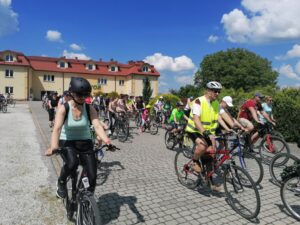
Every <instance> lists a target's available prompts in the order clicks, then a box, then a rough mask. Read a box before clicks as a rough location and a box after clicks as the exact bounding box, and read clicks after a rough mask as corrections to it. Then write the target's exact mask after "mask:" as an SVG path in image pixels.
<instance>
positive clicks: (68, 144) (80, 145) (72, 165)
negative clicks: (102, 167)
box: [58, 140, 97, 192]
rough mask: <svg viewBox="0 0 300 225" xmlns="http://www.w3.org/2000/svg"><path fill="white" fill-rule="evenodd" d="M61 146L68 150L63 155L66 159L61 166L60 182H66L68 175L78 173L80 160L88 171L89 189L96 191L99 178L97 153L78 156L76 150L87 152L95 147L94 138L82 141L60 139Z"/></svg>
mask: <svg viewBox="0 0 300 225" xmlns="http://www.w3.org/2000/svg"><path fill="white" fill-rule="evenodd" d="M59 146H60V147H64V148H66V151H65V152H64V154H63V155H62V157H63V160H64V165H63V167H62V168H61V173H60V176H59V178H58V180H59V181H60V182H64V183H65V182H66V180H67V177H68V176H69V175H71V174H72V173H76V169H77V167H78V165H79V161H80V162H81V165H82V166H83V169H84V171H86V172H87V176H88V178H89V183H90V188H89V190H90V191H92V192H94V190H95V187H96V179H97V161H96V158H95V154H94V153H92V154H80V155H79V157H78V156H77V153H76V151H78V152H86V151H91V150H92V149H93V142H92V140H82V141H73V140H72V141H68V140H60V141H59Z"/></svg>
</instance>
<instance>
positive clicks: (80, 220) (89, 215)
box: [76, 191, 103, 225]
mask: <svg viewBox="0 0 300 225" xmlns="http://www.w3.org/2000/svg"><path fill="white" fill-rule="evenodd" d="M79 199H80V200H79V202H78V209H77V219H76V225H95V224H97V225H98V224H99V225H101V224H103V223H102V220H101V217H100V213H99V208H98V206H97V203H96V200H95V197H94V195H93V194H92V193H91V192H88V191H87V192H83V193H82V194H81V198H79Z"/></svg>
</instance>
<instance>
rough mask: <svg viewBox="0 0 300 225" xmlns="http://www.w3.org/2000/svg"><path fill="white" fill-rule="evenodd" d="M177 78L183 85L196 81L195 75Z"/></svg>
mask: <svg viewBox="0 0 300 225" xmlns="http://www.w3.org/2000/svg"><path fill="white" fill-rule="evenodd" d="M175 80H176V82H177V83H178V84H180V85H181V86H184V85H187V84H193V83H194V79H193V76H176V77H175Z"/></svg>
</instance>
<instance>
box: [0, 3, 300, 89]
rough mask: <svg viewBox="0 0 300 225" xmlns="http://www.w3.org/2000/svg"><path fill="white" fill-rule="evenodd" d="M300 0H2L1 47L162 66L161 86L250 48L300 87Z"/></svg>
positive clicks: (283, 80)
mask: <svg viewBox="0 0 300 225" xmlns="http://www.w3.org/2000/svg"><path fill="white" fill-rule="evenodd" d="M299 10H300V0H230V1H229V0H227V1H225V0H152V1H146V0H127V1H125V0H109V1H107V0H106V1H104V0H85V1H79V0H64V1H58V0H51V1H50V0H49V1H45V0H44V1H36V0H26V1H24V0H0V50H7V49H9V50H15V51H20V52H23V53H24V54H25V55H29V56H49V57H61V56H66V57H67V58H74V57H78V58H81V59H93V60H99V59H100V58H101V59H102V60H103V61H109V60H111V59H114V60H117V61H118V62H120V63H127V62H128V61H130V60H144V61H145V62H148V63H150V64H152V65H154V66H155V67H156V69H157V70H158V71H159V72H160V74H161V76H160V78H159V91H160V92H162V93H163V92H168V90H169V89H179V88H180V87H181V86H183V85H186V84H192V83H193V76H194V74H195V72H196V71H197V70H198V69H199V66H200V63H201V61H202V60H203V58H204V57H205V56H206V55H208V54H213V53H215V52H218V51H226V50H227V49H228V48H245V49H247V50H249V51H252V52H255V53H256V54H258V55H260V56H261V57H263V58H266V59H268V60H269V61H271V62H272V67H273V69H274V70H276V71H278V72H279V77H278V85H279V86H281V87H287V86H291V87H300V23H299V21H300V13H299Z"/></svg>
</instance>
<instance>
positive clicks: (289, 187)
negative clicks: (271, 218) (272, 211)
mask: <svg viewBox="0 0 300 225" xmlns="http://www.w3.org/2000/svg"><path fill="white" fill-rule="evenodd" d="M293 182H294V184H292V183H293ZM299 182H300V178H299V176H298V175H295V176H292V177H290V178H288V179H286V180H285V181H284V182H283V183H282V185H281V187H280V197H281V200H282V202H283V204H284V206H285V208H286V209H287V211H288V212H289V213H290V214H292V216H293V217H294V218H295V219H297V220H300V206H299V202H300V192H299V191H298V190H295V188H299V186H298V184H299ZM293 188H294V189H293ZM295 193H296V194H295ZM290 195H291V197H292V198H291V199H293V201H294V202H296V204H295V205H292V204H291V202H290V199H288V197H289V196H290Z"/></svg>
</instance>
